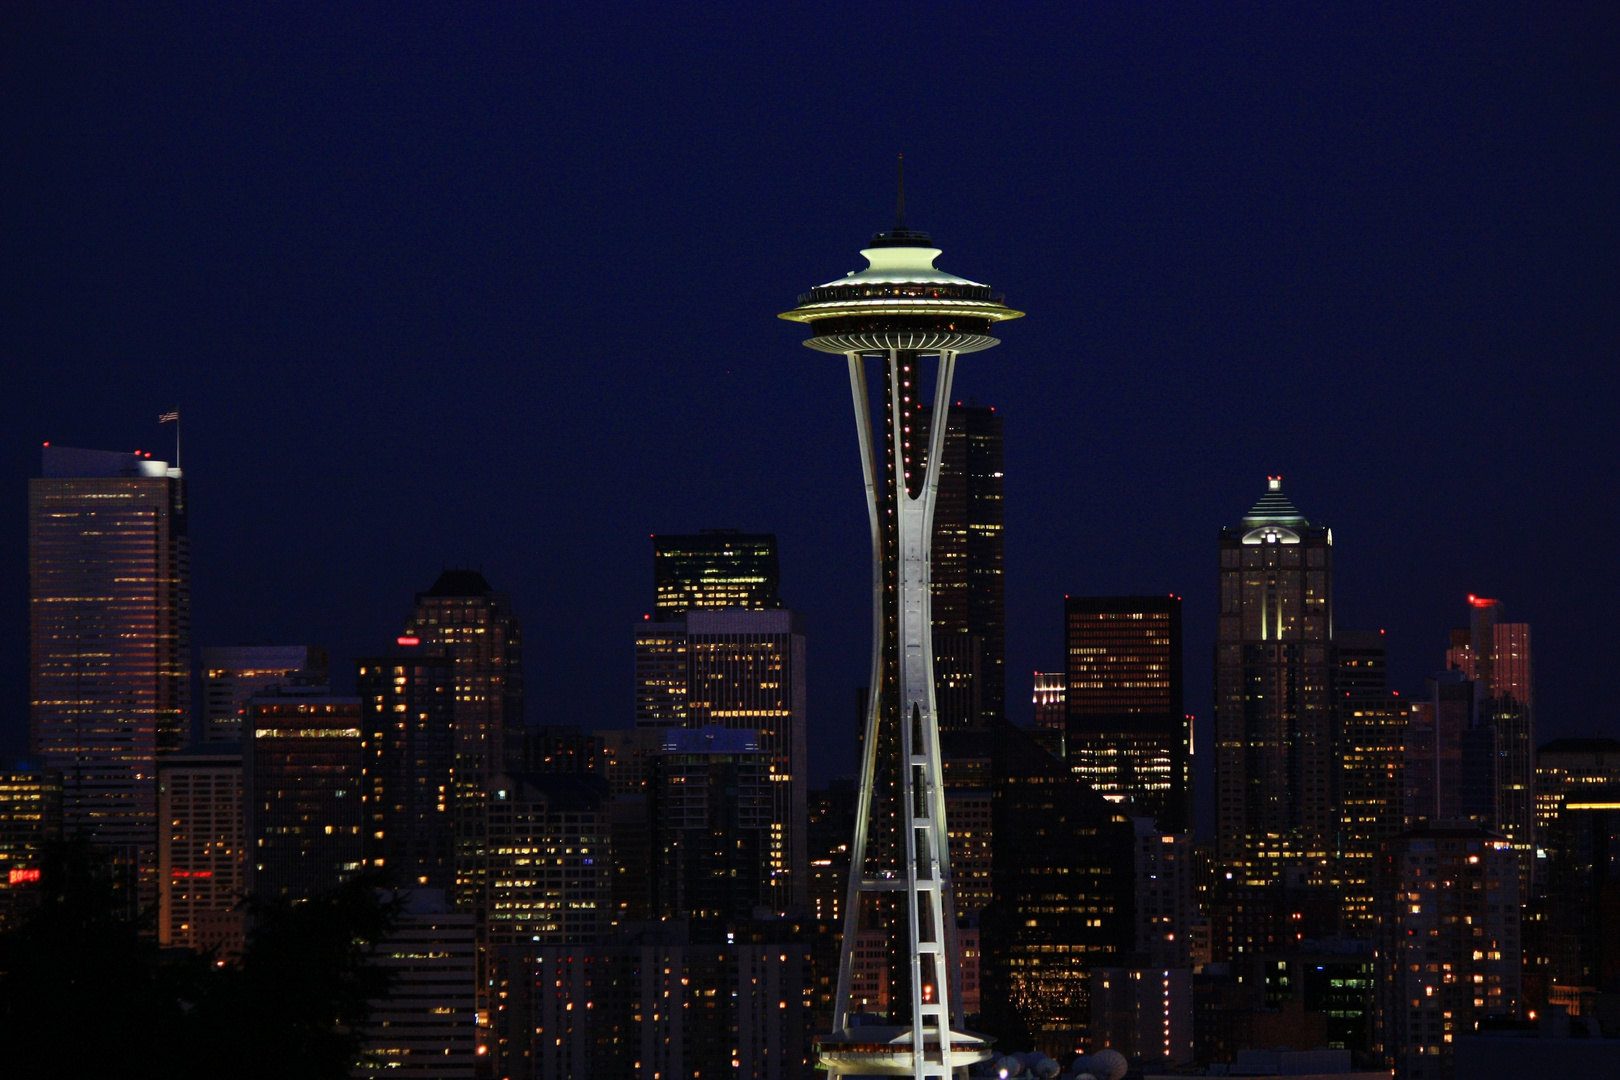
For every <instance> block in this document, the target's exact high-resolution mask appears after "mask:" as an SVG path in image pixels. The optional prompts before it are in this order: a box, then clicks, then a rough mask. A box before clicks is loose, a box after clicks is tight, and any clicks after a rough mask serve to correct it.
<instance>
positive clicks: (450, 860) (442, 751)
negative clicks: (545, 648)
mask: <svg viewBox="0 0 1620 1080" xmlns="http://www.w3.org/2000/svg"><path fill="white" fill-rule="evenodd" d="M423 652H424V650H423V649H422V648H421V647H420V646H417V647H414V648H411V647H407V648H404V649H402V650H401V653H400V654H399V655H394V656H378V657H367V658H362V659H360V660H357V661H356V662H355V666H356V672H357V677H356V680H355V688H356V690H357V691H358V693H359V696H360V701H361V704H362V706H363V710H362V711H363V716H364V720H365V722H364V725H363V728H364V733H365V738H366V848H367V851H368V853H369V858H370V861H371V863H372V865H373V866H381V867H385V868H387V870H388V871H389V872H390V873H391V875H392V876H393V879H394V880H395V881H397V882H399V883H401V884H402V885H403V886H405V887H407V888H420V889H440V890H445V891H447V892H451V893H452V894H453V890H454V889H455V885H456V820H455V816H454V813H453V810H454V806H453V792H454V785H455V777H456V753H455V748H456V741H455V737H456V691H457V690H458V689H459V688H460V684H459V682H458V679H457V674H458V666H457V663H456V661H455V660H453V659H452V658H450V657H448V656H431V655H423Z"/></svg>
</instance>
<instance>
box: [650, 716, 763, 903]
mask: <svg viewBox="0 0 1620 1080" xmlns="http://www.w3.org/2000/svg"><path fill="white" fill-rule="evenodd" d="M772 794H773V792H772V788H771V762H770V758H769V757H768V756H767V755H766V754H765V753H764V752H763V751H761V750H760V747H759V738H758V736H757V735H756V734H755V733H754V732H752V731H739V730H734V729H728V728H720V727H709V728H698V729H673V730H669V731H666V732H665V733H664V744H663V746H662V747H661V748H660V749H659V751H658V753H656V754H655V755H653V759H652V775H651V778H650V781H649V795H648V799H647V806H648V810H649V815H650V816H649V828H650V829H651V832H652V836H653V844H652V849H653V871H652V885H653V889H652V891H653V914H654V916H655V917H657V918H686V917H694V918H719V919H733V920H746V919H749V918H752V917H753V914H754V909H755V908H757V907H761V906H766V907H769V906H770V905H771V901H772V900H773V899H774V896H773V893H772V889H771V879H770V873H769V871H770V865H771V863H770V852H771V839H772V837H771V826H772V823H773V821H772V813H771V811H772Z"/></svg>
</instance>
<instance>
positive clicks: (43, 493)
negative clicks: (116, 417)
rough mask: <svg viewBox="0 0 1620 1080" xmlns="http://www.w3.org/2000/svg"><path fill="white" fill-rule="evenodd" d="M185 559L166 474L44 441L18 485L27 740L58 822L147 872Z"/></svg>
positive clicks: (184, 651) (138, 462)
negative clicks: (47, 779)
mask: <svg viewBox="0 0 1620 1080" xmlns="http://www.w3.org/2000/svg"><path fill="white" fill-rule="evenodd" d="M190 560H191V553H190V546H189V540H188V537H187V529H186V498H185V483H184V481H183V480H182V479H181V474H180V470H179V469H178V468H170V467H169V465H168V463H167V462H163V461H154V460H151V459H150V458H149V457H146V456H143V455H139V454H123V453H112V452H106V451H100V450H74V449H69V448H66V447H57V446H46V447H45V451H44V470H43V475H42V476H41V477H39V478H37V479H33V480H30V481H29V482H28V576H29V736H30V740H31V742H32V745H33V753H34V755H35V756H36V757H37V758H38V759H39V763H40V765H41V766H42V767H45V768H48V769H54V770H57V771H59V772H60V773H61V774H62V826H63V829H64V830H65V831H66V832H67V833H68V834H70V835H72V834H81V835H84V836H86V837H88V838H89V839H90V840H91V841H92V842H94V843H95V844H97V845H99V846H101V847H103V848H106V849H109V850H111V851H112V852H113V853H114V855H115V858H117V859H118V860H119V861H121V862H122V863H124V864H125V865H127V866H130V867H133V868H137V869H138V872H139V879H140V882H141V884H142V888H141V892H142V894H143V895H145V896H152V895H154V894H155V886H156V873H157V756H158V754H160V753H166V752H169V751H172V750H178V749H179V748H181V747H182V746H184V745H185V744H186V743H187V742H188V741H189V735H190V732H189V725H190V687H191V641H190V634H191V561H190Z"/></svg>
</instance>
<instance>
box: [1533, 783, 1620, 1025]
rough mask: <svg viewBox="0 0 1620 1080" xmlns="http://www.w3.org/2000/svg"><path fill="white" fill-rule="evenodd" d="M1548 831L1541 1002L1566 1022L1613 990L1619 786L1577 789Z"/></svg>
mask: <svg viewBox="0 0 1620 1080" xmlns="http://www.w3.org/2000/svg"><path fill="white" fill-rule="evenodd" d="M1582 787H1583V790H1581V791H1580V792H1579V793H1578V794H1573V793H1572V794H1571V795H1570V797H1569V799H1568V801H1566V802H1565V803H1564V806H1563V808H1562V811H1561V812H1560V814H1559V815H1558V817H1557V819H1556V820H1554V822H1553V824H1552V825H1551V826H1550V827H1549V828H1548V829H1547V831H1546V834H1545V836H1544V840H1545V842H1546V844H1547V848H1548V853H1549V855H1550V859H1549V862H1550V866H1549V867H1548V874H1547V877H1548V885H1549V888H1548V903H1547V910H1548V912H1549V915H1550V917H1551V918H1550V922H1551V927H1550V934H1549V937H1550V939H1551V941H1550V944H1551V946H1552V947H1551V948H1550V949H1549V950H1548V953H1549V961H1550V963H1549V967H1550V968H1551V971H1550V972H1549V974H1550V976H1551V979H1550V984H1551V985H1550V986H1549V987H1548V994H1547V997H1548V1000H1549V1002H1550V1003H1551V1004H1554V1005H1563V1006H1564V1008H1565V1009H1566V1010H1567V1011H1569V1013H1570V1014H1571V1015H1577V1016H1578V1015H1583V1014H1589V1013H1590V1012H1591V1011H1592V1005H1593V1004H1594V1002H1592V1000H1591V998H1592V997H1593V996H1594V995H1596V994H1599V993H1610V994H1612V993H1614V992H1615V991H1617V990H1620V783H1611V784H1606V785H1591V784H1587V785H1582Z"/></svg>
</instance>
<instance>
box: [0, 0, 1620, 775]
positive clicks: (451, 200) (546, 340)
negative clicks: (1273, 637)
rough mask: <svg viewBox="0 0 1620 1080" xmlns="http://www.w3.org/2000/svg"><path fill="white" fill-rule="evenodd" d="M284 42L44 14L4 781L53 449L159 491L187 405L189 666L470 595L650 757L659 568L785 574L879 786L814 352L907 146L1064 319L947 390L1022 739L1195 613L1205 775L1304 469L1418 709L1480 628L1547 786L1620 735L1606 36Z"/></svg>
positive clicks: (1135, 23) (1612, 201) (931, 213)
mask: <svg viewBox="0 0 1620 1080" xmlns="http://www.w3.org/2000/svg"><path fill="white" fill-rule="evenodd" d="M248 7H250V5H221V6H219V7H217V8H204V7H188V6H181V5H172V4H171V5H155V6H152V9H151V10H148V6H146V5H140V6H137V5H106V6H103V7H97V6H88V5H62V4H57V3H51V4H21V3H18V4H9V5H6V7H5V9H4V12H3V13H0V87H3V95H0V140H3V141H0V242H3V248H0V254H3V258H0V372H3V375H4V382H3V384H0V385H3V390H4V392H3V393H0V410H3V412H0V421H3V422H0V467H3V471H4V476H5V478H6V480H5V483H4V485H3V492H9V494H5V495H4V497H0V612H3V613H4V617H3V618H0V658H3V661H0V748H3V749H8V750H11V751H20V750H22V749H23V748H24V746H25V741H26V727H27V719H26V718H27V647H26V625H27V572H26V531H25V521H26V499H25V481H26V478H27V477H29V476H34V475H38V472H39V446H40V443H41V442H43V441H45V440H51V441H53V442H56V443H59V444H63V445H72V446H86V447H95V448H103V449H135V448H140V449H144V450H152V451H154V452H156V454H157V456H159V457H164V456H169V454H168V452H172V433H173V428H172V427H166V428H161V429H160V428H159V427H158V426H157V424H156V419H157V416H158V414H159V413H160V412H162V411H164V410H167V409H170V408H173V407H175V406H177V405H178V406H179V408H180V409H181V410H182V412H183V414H184V418H185V419H184V424H185V427H184V438H185V446H184V465H185V470H186V476H187V479H188V481H189V491H190V498H191V510H192V550H193V596H194V632H193V643H194V645H197V646H202V645H211V644H235V643H248V642H258V643H277V644H279V643H305V642H314V643H322V644H326V645H328V646H329V647H330V648H331V650H332V655H333V661H334V666H335V667H336V668H337V669H338V681H339V682H340V684H345V685H352V681H353V671H352V667H351V666H350V664H349V659H348V658H350V657H353V656H356V655H361V654H365V653H370V652H375V651H378V650H380V649H381V648H382V647H383V646H384V645H385V643H387V642H389V641H390V640H391V639H392V638H393V636H394V635H396V634H397V633H398V632H399V630H400V626H401V623H402V620H403V619H404V617H405V616H406V614H407V613H408V612H409V610H410V607H411V602H412V597H413V594H414V593H415V592H416V591H417V590H420V589H425V588H427V587H428V586H429V585H430V584H431V583H432V582H433V580H434V578H435V577H436V576H437V575H438V573H439V571H440V569H441V568H442V567H444V566H446V565H460V564H464V563H465V564H470V565H472V566H475V567H481V568H482V569H483V570H484V572H485V574H486V576H487V577H488V578H489V579H490V581H491V582H492V583H494V585H495V586H496V587H497V588H503V589H507V590H510V591H511V593H512V594H513V597H514V601H515V603H516V605H517V608H518V611H519V612H520V614H521V615H522V616H523V618H524V620H525V631H526V637H527V640H526V650H525V660H526V664H527V668H528V680H529V682H528V688H529V696H528V719H529V722H530V723H577V724H582V725H585V726H586V727H587V728H590V727H623V726H628V725H629V724H630V722H631V701H632V685H631V630H632V625H633V623H635V622H636V621H639V619H640V618H641V615H642V613H643V612H646V611H648V610H649V609H650V603H651V591H652V583H651V576H652V575H651V561H652V555H651V552H652V548H651V543H650V541H649V539H648V536H649V534H651V533H653V532H655V531H656V532H680V531H690V530H696V529H699V528H705V527H716V526H734V527H739V528H742V529H746V530H760V531H773V532H775V533H776V534H777V535H778V536H779V538H780V541H781V551H782V592H783V596H784V599H785V601H786V602H787V603H788V604H789V605H790V606H793V607H797V608H800V609H802V610H803V611H804V612H805V613H806V616H807V620H808V628H809V634H810V638H809V649H810V664H811V668H810V702H811V718H810V722H811V736H810V747H811V756H812V773H813V776H814V778H815V779H816V780H818V781H820V780H822V779H824V778H826V777H827V776H829V775H832V774H835V773H839V772H843V771H847V770H848V769H850V768H851V767H852V763H853V736H852V732H853V722H854V721H853V712H854V706H853V688H854V687H855V686H856V685H857V684H858V683H860V682H862V681H864V679H865V675H866V666H867V662H868V660H867V658H868V650H869V648H870V641H869V627H870V614H869V612H870V608H869V603H870V600H869V592H868V587H869V585H868V583H869V580H870V579H869V576H868V558H869V555H868V550H867V524H866V511H865V508H864V505H863V501H862V495H861V490H860V473H859V463H858V460H857V456H856V450H855V432H854V425H853V422H852V419H851V416H850V403H849V389H848V381H847V377H846V375H845V371H844V366H843V362H842V361H841V360H840V359H838V358H832V357H827V356H823V355H821V354H819V353H815V352H811V351H810V350H808V349H805V348H804V347H802V346H801V345H800V344H799V341H800V339H801V338H802V337H803V336H804V332H803V329H802V328H801V327H799V326H797V325H794V324H790V323H787V322H783V321H781V320H778V319H777V318H776V314H777V313H778V312H780V311H783V310H785V309H787V308H788V307H790V306H791V305H792V303H793V301H794V297H795V296H796V294H798V293H799V292H801V291H803V290H804V289H806V288H808V287H810V286H812V285H815V284H819V283H821V282H824V281H827V280H829V279H832V278H835V277H841V276H842V275H843V274H844V272H845V271H848V270H853V269H857V268H859V267H861V266H863V265H864V263H863V262H862V261H861V259H860V258H859V256H858V255H857V254H856V252H857V250H858V249H859V248H860V247H862V246H864V244H865V242H866V241H867V239H868V238H869V236H870V235H871V233H873V232H874V231H876V230H879V229H882V228H886V227H888V226H889V225H890V224H892V221H893V204H894V157H895V154H896V152H899V151H903V152H904V153H905V155H906V163H907V197H908V209H909V214H908V218H909V222H908V223H909V224H911V225H913V226H914V227H917V228H922V229H927V230H929V231H930V232H931V233H932V234H933V236H934V239H935V241H936V243H937V244H938V245H939V246H940V247H942V248H943V249H944V251H945V254H944V255H943V257H942V258H941V259H940V266H941V268H943V269H946V270H949V271H951V272H953V273H957V274H960V275H962V276H965V277H969V278H973V279H975V280H978V281H983V282H988V283H991V284H993V285H995V286H997V287H998V288H1000V289H1003V290H1005V292H1006V293H1007V297H1008V302H1009V303H1010V304H1012V305H1013V306H1014V307H1017V308H1020V309H1022V310H1024V311H1027V312H1028V313H1029V317H1028V318H1026V319H1023V320H1020V321H1018V322H1015V323H1011V324H1008V325H1006V326H1005V327H1004V328H1003V329H1004V332H1003V333H1002V334H1001V336H1002V337H1003V339H1004V342H1005V343H1004V344H1003V345H1002V347H1000V348H998V349H995V350H993V351H991V352H989V353H984V354H979V355H973V356H969V357H967V358H965V359H964V360H963V361H962V363H961V364H960V367H959V375H958V393H957V395H956V396H957V397H959V398H961V399H964V400H966V399H968V398H975V399H977V401H978V402H979V403H980V404H988V405H994V406H995V407H996V408H997V409H998V411H1000V412H1002V413H1003V414H1004V415H1005V417H1006V435H1007V448H1006V462H1007V480H1006V492H1007V614H1008V634H1007V650H1008V651H1007V666H1008V671H1009V678H1008V697H1009V701H1010V703H1011V709H1012V718H1013V719H1015V720H1019V721H1022V720H1025V719H1027V718H1028V715H1029V705H1028V691H1029V685H1030V683H1029V673H1030V672H1031V671H1032V670H1034V669H1036V668H1045V667H1048V666H1054V665H1056V664H1058V663H1059V662H1060V659H1061V655H1062V654H1061V649H1062V644H1061V638H1060V634H1061V612H1062V600H1063V596H1064V594H1065V593H1077V594H1078V593H1091V592H1098V593H1108V592H1142V593H1163V592H1173V593H1177V594H1180V595H1181V596H1183V597H1184V598H1185V600H1186V605H1187V606H1186V615H1187V623H1186V626H1187V672H1188V678H1187V705H1188V708H1189V710H1190V711H1192V712H1194V713H1195V714H1196V715H1197V717H1198V720H1199V723H1200V729H1201V733H1202V734H1203V738H1202V739H1201V742H1202V743H1203V744H1204V745H1203V746H1201V747H1200V753H1201V758H1202V760H1203V761H1205V762H1207V761H1208V760H1209V758H1208V755H1207V753H1205V751H1207V733H1208V721H1209V717H1210V693H1211V692H1210V681H1211V678H1210V676H1211V672H1210V668H1211V660H1210V657H1211V642H1212V638H1213V631H1214V618H1215V601H1214V586H1215V580H1216V579H1215V574H1216V566H1215V541H1216V534H1217V531H1218V529H1219V527H1220V526H1221V525H1223V524H1236V523H1237V519H1238V518H1239V517H1240V516H1241V515H1242V514H1243V512H1244V511H1245V510H1246V509H1247V508H1248V507H1249V505H1250V504H1252V503H1253V502H1254V500H1255V499H1256V498H1257V497H1258V496H1259V494H1260V493H1261V491H1262V490H1263V488H1264V486H1265V477H1266V476H1267V475H1268V474H1273V473H1280V474H1282V475H1283V476H1284V478H1285V489H1286V491H1287V492H1288V493H1289V494H1290V495H1291V497H1292V498H1293V499H1294V501H1295V502H1296V504H1297V505H1298V506H1299V507H1300V509H1301V510H1302V511H1303V512H1304V513H1305V515H1306V516H1307V517H1308V518H1310V519H1311V521H1312V522H1313V523H1318V524H1324V523H1325V524H1328V525H1331V526H1332V527H1333V530H1334V536H1335V540H1336V550H1337V560H1338V561H1337V582H1336V590H1335V603H1336V606H1337V618H1336V622H1337V625H1338V626H1339V627H1340V628H1341V629H1358V628H1380V627H1382V628H1385V629H1387V630H1388V635H1389V642H1390V652H1391V668H1392V676H1393V683H1394V685H1395V686H1396V687H1397V688H1399V689H1401V690H1402V692H1403V693H1413V692H1420V691H1421V689H1422V684H1423V678H1424V676H1425V675H1426V674H1428V673H1430V672H1431V671H1433V670H1434V669H1436V668H1437V667H1439V666H1441V664H1442V661H1443V650H1444V648H1445V645H1446V632H1447V630H1448V628H1450V627H1451V626H1454V625H1461V624H1462V623H1463V622H1464V621H1465V618H1466V608H1465V602H1464V598H1465V596H1466V595H1467V594H1468V593H1471V592H1472V593H1479V594H1482V595H1489V596H1494V597H1499V598H1501V599H1502V600H1504V602H1505V603H1506V605H1507V613H1508V616H1509V618H1510V619H1513V620H1515V621H1518V620H1525V621H1528V622H1530V623H1531V624H1532V625H1533V628H1534V630H1533V632H1534V648H1535V662H1536V665H1537V671H1536V678H1537V691H1538V695H1539V702H1538V707H1539V724H1540V732H1539V734H1540V735H1541V736H1543V737H1551V736H1557V735H1565V734H1589V733H1593V732H1599V731H1602V732H1605V733H1607V734H1610V735H1617V734H1620V717H1617V715H1616V706H1615V693H1614V681H1613V680H1614V676H1613V673H1612V667H1613V663H1614V658H1615V656H1616V655H1617V654H1620V620H1617V619H1616V618H1615V615H1614V612H1615V610H1616V606H1617V601H1620V569H1617V567H1620V558H1617V557H1616V555H1615V553H1614V550H1613V549H1614V545H1615V543H1616V540H1615V538H1616V535H1617V533H1620V520H1617V518H1620V514H1617V510H1616V492H1617V490H1620V475H1617V473H1620V468H1617V464H1620V454H1617V453H1616V450H1615V448H1614V447H1615V432H1614V422H1615V415H1616V397H1617V394H1616V383H1617V377H1616V371H1615V364H1616V356H1617V345H1620V315H1617V312H1620V273H1617V251H1620V244H1617V242H1620V214H1617V209H1616V203H1617V197H1620V138H1617V136H1620V125H1617V119H1620V117H1617V113H1620V63H1617V61H1616V57H1620V32H1617V27H1620V21H1617V17H1616V15H1615V13H1614V8H1613V6H1612V5H1607V4H1593V5H1543V4H1537V5H1514V6H1485V7H1481V6H1479V5H1458V6H1455V7H1447V6H1441V5H1423V6H1421V7H1414V6H1408V5H1388V6H1383V5H1379V6H1372V5H1359V4H1347V5H1278V6H1272V7H1260V6H1256V5H1244V6H1241V7H1239V6H1236V5H1188V6H1169V5H1153V6H1151V7H1149V8H1146V9H1144V8H1143V7H1142V6H1140V5H1134V4H1123V3H1121V4H1109V5H1093V4H1062V5H1054V6H1052V7H1049V8H1046V9H1044V10H1043V9H1038V8H1037V7H1035V6H1034V5H1019V6H1013V5H987V4H974V5H948V4H926V5H924V4H919V5H913V6H898V5H896V6H884V7H881V8H880V7H877V6H873V7H870V8H869V7H866V6H857V5H827V4H821V5H813V6H804V7H789V6H786V5H770V6H766V5H750V6H737V7H728V6H722V5H718V4H707V5H703V6H702V7H701V8H698V7H697V6H695V5H694V6H693V7H692V9H690V10H688V11H686V12H683V13H675V12H672V11H671V10H669V9H668V8H666V7H664V6H662V5H658V6H655V5H650V4H649V5H647V6H645V7H610V6H608V5H602V4H589V5H568V6H562V5H557V6H552V7H530V8H528V9H526V10H522V11H517V10H512V9H511V8H515V7H516V6H515V5H514V6H511V8H508V9H506V10H503V11H501V12H498V13H496V12H490V11H487V10H483V9H481V8H480V9H474V8H472V7H469V6H461V5H457V6H451V5H444V6H443V7H439V8H399V7H397V6H395V5H386V6H378V7H373V8H361V7H354V6H346V7H345V8H344V10H343V12H342V13H340V14H334V13H332V12H330V11H327V10H325V9H324V8H320V7H317V6H315V5H310V6H307V7H300V8H291V7H288V8H286V9H285V10H282V9H280V8H278V10H277V11H276V12H275V13H274V14H265V13H262V12H256V13H247V12H246V10H245V9H247V8H248ZM1201 787H1202V789H1203V790H1202V794H1203V795H1204V797H1205V798H1207V796H1208V791H1209V785H1208V784H1207V783H1204V784H1201Z"/></svg>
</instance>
